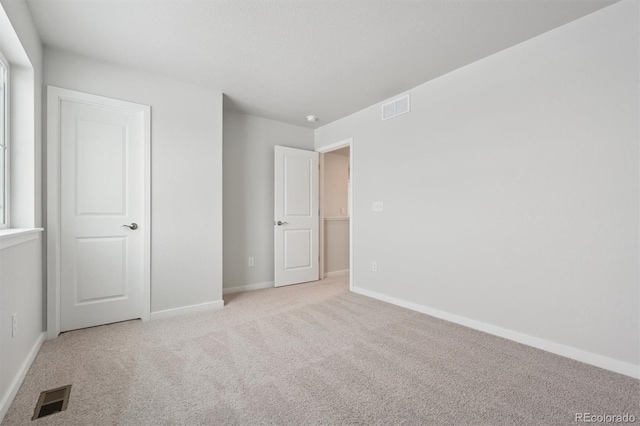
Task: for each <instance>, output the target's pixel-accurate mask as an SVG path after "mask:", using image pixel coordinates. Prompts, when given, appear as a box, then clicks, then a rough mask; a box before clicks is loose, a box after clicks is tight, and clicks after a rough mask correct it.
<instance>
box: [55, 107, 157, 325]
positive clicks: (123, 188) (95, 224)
mask: <svg viewBox="0 0 640 426" xmlns="http://www.w3.org/2000/svg"><path fill="white" fill-rule="evenodd" d="M86 96H90V97H91V102H87V101H80V100H73V99H63V100H61V102H60V226H61V228H60V229H61V232H60V331H66V330H73V329H77V328H84V327H91V326H95V325H100V324H107V323H112V322H117V321H123V320H128V319H133V318H143V317H145V314H146V315H148V312H145V309H148V300H145V298H148V294H146V291H145V290H146V289H145V263H146V262H145V235H147V233H148V232H149V229H148V227H149V223H148V220H147V214H146V213H147V212H145V204H146V203H145V199H146V198H145V169H146V164H145V163H146V161H145V160H146V158H145V156H146V155H148V153H147V152H146V151H145V149H146V148H145V141H146V140H147V138H148V127H147V126H148V114H149V107H147V106H142V105H138V106H136V105H135V104H130V103H128V102H121V101H116V100H113V99H107V98H101V97H98V96H92V95H86ZM102 101H104V102H102ZM132 106H133V108H132ZM136 107H137V108H136ZM145 114H146V116H145ZM125 225H128V226H125Z"/></svg>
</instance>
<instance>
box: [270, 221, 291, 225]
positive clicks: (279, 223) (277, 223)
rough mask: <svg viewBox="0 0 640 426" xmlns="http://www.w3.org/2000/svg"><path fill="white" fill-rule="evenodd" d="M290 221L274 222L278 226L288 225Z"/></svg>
mask: <svg viewBox="0 0 640 426" xmlns="http://www.w3.org/2000/svg"><path fill="white" fill-rule="evenodd" d="M288 223H289V222H281V221H277V222H273V224H274V225H278V226H282V225H286V224H288Z"/></svg>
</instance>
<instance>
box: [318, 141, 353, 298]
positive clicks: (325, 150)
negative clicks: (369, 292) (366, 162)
mask: <svg viewBox="0 0 640 426" xmlns="http://www.w3.org/2000/svg"><path fill="white" fill-rule="evenodd" d="M353 145H354V144H353V138H347V139H344V140H341V141H339V142H335V143H332V144H329V145H325V146H323V147H320V148H316V149H315V151H316V152H319V153H320V154H326V153H330V152H331V151H335V150H337V149H340V148H344V147H347V146H348V147H350V150H349V169H350V181H351V214H350V215H349V290H351V289H353V287H354V285H353V245H354V244H353V223H354V222H353V219H354V211H355V186H354V180H355V179H354V173H353V163H354V161H353V151H354V150H353ZM323 192H324V157H323V156H322V155H320V194H319V196H320V238H319V240H320V248H319V254H320V265H319V266H320V279H321V280H323V279H324V278H325V272H324V197H323V195H322V194H323Z"/></svg>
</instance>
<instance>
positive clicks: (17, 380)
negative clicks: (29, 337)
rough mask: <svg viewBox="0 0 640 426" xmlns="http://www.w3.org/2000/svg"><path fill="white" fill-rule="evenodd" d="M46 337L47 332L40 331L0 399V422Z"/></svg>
mask: <svg viewBox="0 0 640 426" xmlns="http://www.w3.org/2000/svg"><path fill="white" fill-rule="evenodd" d="M44 339H45V333H40V335H39V336H38V338H37V339H36V341H35V343H34V344H33V346H32V347H31V350H30V351H29V354H28V355H27V357H26V358H25V360H24V362H23V363H22V365H21V366H20V369H19V370H18V372H17V374H16V376H15V377H14V378H13V381H12V382H11V385H9V389H7V392H6V393H5V394H4V396H3V397H2V400H1V401H0V423H2V420H3V419H4V416H5V415H6V414H7V411H9V407H10V406H11V403H12V402H13V399H14V398H15V397H16V395H17V394H18V390H20V386H21V385H22V382H23V381H24V378H25V376H26V375H27V372H28V371H29V367H31V364H32V363H33V360H34V359H36V355H38V351H40V348H41V347H42V343H43V342H44Z"/></svg>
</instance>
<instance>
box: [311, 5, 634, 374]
mask: <svg viewBox="0 0 640 426" xmlns="http://www.w3.org/2000/svg"><path fill="white" fill-rule="evenodd" d="M638 16H639V13H638V3H637V2H635V1H631V0H629V1H623V2H621V3H617V4H614V5H612V6H610V7H607V8H605V9H602V10H601V11H598V12H595V13H594V14H592V15H588V16H586V17H584V18H582V19H579V20H577V21H574V22H573V23H570V24H568V25H566V26H563V27H560V28H558V29H555V30H553V31H550V32H548V33H546V34H543V35H541V36H538V37H536V38H534V39H532V40H529V41H527V42H525V43H522V44H520V45H517V46H515V47H513V48H510V49H507V50H505V51H503V52H500V53H498V54H495V55H493V56H490V57H488V58H485V59H482V60H480V61H478V62H476V63H473V64H471V65H469V66H466V67H464V68H461V69H459V70H456V71H454V72H452V73H450V74H447V75H445V76H443V77H441V78H438V79H436V80H433V81H431V82H428V83H426V84H424V85H421V86H419V87H416V88H415V89H413V90H411V96H412V97H411V106H412V111H411V113H409V114H405V115H402V116H399V117H397V118H394V119H391V120H387V121H384V122H383V121H381V120H380V109H379V108H380V107H379V105H376V106H372V107H370V108H367V109H364V110H362V111H360V112H358V113H356V114H353V115H351V116H349V117H346V118H344V119H342V120H339V121H337V122H335V123H331V124H328V125H326V126H324V127H321V128H319V129H317V130H316V133H315V144H316V147H322V146H324V145H328V144H330V143H334V142H337V141H340V140H344V139H346V138H348V137H353V144H354V152H355V156H354V162H355V163H354V166H353V167H354V170H353V172H354V175H353V180H354V182H355V187H354V218H355V222H354V226H355V230H354V244H355V246H354V261H355V271H354V277H355V278H354V280H355V282H354V283H353V284H354V286H355V287H356V289H358V288H359V289H363V290H365V291H366V292H369V294H373V295H376V296H378V297H391V298H393V299H394V300H396V301H398V302H399V303H404V302H407V301H410V302H412V303H413V305H412V306H414V307H418V306H420V307H421V308H420V309H422V308H428V309H430V310H432V312H440V313H443V314H444V315H448V316H449V317H451V318H458V319H461V320H465V319H467V320H472V321H467V323H469V324H475V325H476V326H479V325H480V324H484V325H489V326H491V327H493V328H492V330H494V331H496V330H498V331H500V330H502V331H500V332H503V334H505V335H506V334H507V332H508V331H514V332H517V333H519V334H514V333H511V336H520V337H523V336H524V337H525V339H524V340H527V339H528V341H529V342H534V341H535V340H533V339H529V337H535V338H539V339H542V340H538V341H537V342H538V343H539V346H545V345H546V346H547V347H548V348H550V350H553V351H556V352H558V353H563V354H565V355H569V356H573V357H575V358H580V359H583V360H585V361H587V362H591V363H595V364H599V365H602V366H605V367H607V368H612V369H616V370H618V371H623V372H625V373H626V374H631V375H636V376H637V375H638V365H640V353H639V349H640V342H639V338H640V329H639V320H640V318H639V315H638V309H639V307H638V304H639V303H638V302H639V276H638V255H639V251H638V235H639V234H638V231H639V226H638V214H639V211H638V201H639V170H638V169H639V167H638V140H639V136H640V135H639V131H638V115H639V113H640V110H639V107H638V89H639V84H638V82H639V65H638V63H639V58H638V50H639V49H638V35H639V34H638ZM373 201H383V202H384V212H382V213H372V212H371V203H372V202H373ZM374 260H375V261H378V272H377V273H374V272H372V271H371V262H372V261H374ZM423 310H424V309H423ZM436 310H437V311H436ZM527 336H528V337H527Z"/></svg>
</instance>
